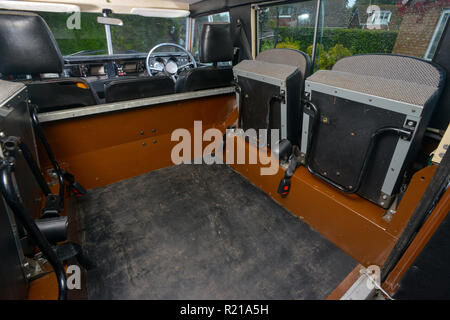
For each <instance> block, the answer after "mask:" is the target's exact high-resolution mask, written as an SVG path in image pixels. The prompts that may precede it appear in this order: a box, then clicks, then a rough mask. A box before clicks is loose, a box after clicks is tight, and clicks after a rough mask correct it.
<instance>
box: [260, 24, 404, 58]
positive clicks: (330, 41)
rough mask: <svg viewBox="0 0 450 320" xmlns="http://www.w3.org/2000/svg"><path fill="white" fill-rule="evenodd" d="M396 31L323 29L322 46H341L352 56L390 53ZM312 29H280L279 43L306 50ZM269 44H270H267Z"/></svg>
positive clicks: (310, 39)
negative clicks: (294, 44) (293, 43)
mask: <svg viewBox="0 0 450 320" xmlns="http://www.w3.org/2000/svg"><path fill="white" fill-rule="evenodd" d="M397 34H398V32H397V31H388V30H367V29H344V28H324V29H323V33H322V36H321V35H320V34H319V39H322V44H323V46H324V47H325V50H327V51H328V50H330V49H331V48H332V47H334V46H335V45H336V44H341V45H343V46H344V47H345V48H347V49H349V50H350V51H351V53H352V54H361V53H391V52H392V50H393V48H394V44H395V40H396V39H397ZM313 37H314V28H312V27H301V28H299V27H280V29H279V39H280V42H283V41H285V40H286V39H287V40H288V42H295V43H297V44H298V45H299V49H300V50H302V51H305V52H306V50H307V48H308V46H310V45H311V44H312V42H313ZM265 42H266V43H265V46H266V47H267V46H269V45H271V46H272V47H273V41H267V40H266V41H265ZM268 42H270V44H269V43H268Z"/></svg>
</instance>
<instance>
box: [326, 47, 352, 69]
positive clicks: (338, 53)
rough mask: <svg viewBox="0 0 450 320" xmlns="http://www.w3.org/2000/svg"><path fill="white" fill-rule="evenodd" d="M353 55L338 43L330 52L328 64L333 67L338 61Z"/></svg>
mask: <svg viewBox="0 0 450 320" xmlns="http://www.w3.org/2000/svg"><path fill="white" fill-rule="evenodd" d="M351 55H352V53H351V51H350V50H348V49H347V48H346V47H344V46H343V45H342V44H339V43H338V44H337V45H335V46H334V47H333V48H331V49H330V50H328V60H329V61H328V63H329V64H330V66H333V65H334V64H335V63H336V61H338V60H340V59H342V58H344V57H348V56H351Z"/></svg>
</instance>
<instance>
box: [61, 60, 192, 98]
mask: <svg viewBox="0 0 450 320" xmlns="http://www.w3.org/2000/svg"><path fill="white" fill-rule="evenodd" d="M146 58H147V54H144V53H140V54H114V55H80V56H76V55H74V56H65V57H64V76H65V77H81V78H85V79H86V81H88V82H89V83H90V85H91V87H92V88H93V89H94V90H95V91H96V92H97V95H98V96H99V98H100V99H103V98H104V90H105V89H104V85H105V84H106V83H108V82H110V81H111V80H119V79H127V78H137V77H148V73H147V69H146V66H145V60H146ZM169 61H173V62H175V63H176V64H177V66H182V65H185V64H186V63H188V62H189V58H188V57H187V55H186V54H185V53H183V52H170V53H164V52H162V53H160V52H158V53H155V54H152V57H151V58H150V65H151V66H153V67H155V68H159V69H162V68H163V67H164V64H166V63H167V62H169ZM155 73H158V72H157V71H154V72H153V71H152V75H154V74H155Z"/></svg>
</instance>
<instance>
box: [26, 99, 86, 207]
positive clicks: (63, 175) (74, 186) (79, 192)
mask: <svg viewBox="0 0 450 320" xmlns="http://www.w3.org/2000/svg"><path fill="white" fill-rule="evenodd" d="M30 114H31V122H32V123H33V128H34V130H35V132H36V134H37V136H38V137H39V140H41V143H42V145H43V146H44V149H45V151H46V153H47V156H48V158H49V159H50V162H51V163H52V166H53V169H54V170H55V174H56V175H57V177H58V181H59V201H60V203H59V205H60V207H61V208H63V207H64V181H66V182H67V183H68V185H69V187H70V189H71V190H72V192H73V193H74V195H75V196H76V197H82V196H83V195H85V194H86V193H87V191H86V189H85V188H84V187H83V186H82V185H81V184H80V183H78V182H77V181H75V177H74V176H73V174H71V173H69V172H67V171H65V170H63V169H61V167H60V166H59V164H58V162H57V161H56V159H55V156H54V154H53V151H52V149H51V148H50V145H49V143H48V141H47V138H46V137H45V135H44V131H42V128H41V124H40V123H39V119H38V116H37V106H36V105H34V104H32V105H30Z"/></svg>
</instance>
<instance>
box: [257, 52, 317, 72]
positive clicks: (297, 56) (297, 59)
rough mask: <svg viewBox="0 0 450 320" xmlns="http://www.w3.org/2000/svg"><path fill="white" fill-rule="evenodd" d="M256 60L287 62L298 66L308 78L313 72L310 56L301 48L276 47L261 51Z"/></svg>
mask: <svg viewBox="0 0 450 320" xmlns="http://www.w3.org/2000/svg"><path fill="white" fill-rule="evenodd" d="M256 60H258V61H265V62H271V63H278V64H287V65H291V66H294V67H297V68H298V69H299V70H300V72H301V73H302V75H303V79H306V78H307V77H308V76H309V75H310V74H311V69H312V64H311V59H310V57H309V56H308V55H307V54H306V53H304V52H302V51H299V50H294V49H287V48H276V49H269V50H265V51H262V52H260V53H259V54H258V55H257V56H256Z"/></svg>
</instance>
